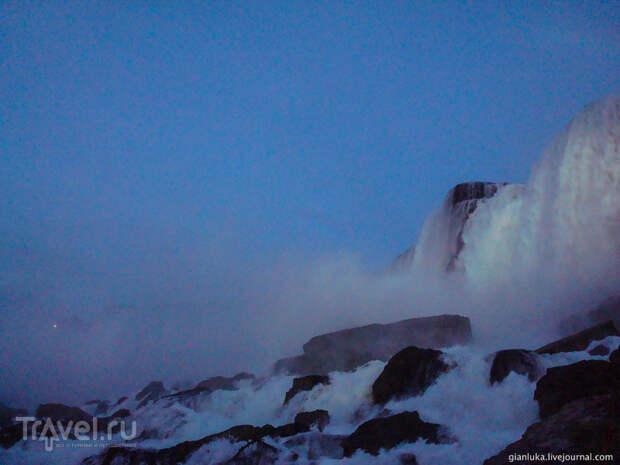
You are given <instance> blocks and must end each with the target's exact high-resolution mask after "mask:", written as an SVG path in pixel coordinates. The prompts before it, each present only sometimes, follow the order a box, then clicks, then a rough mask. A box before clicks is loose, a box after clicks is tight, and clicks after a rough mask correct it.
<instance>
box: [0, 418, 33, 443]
mask: <svg viewBox="0 0 620 465" xmlns="http://www.w3.org/2000/svg"><path fill="white" fill-rule="evenodd" d="M30 425H32V423H30ZM23 431H24V428H23V425H22V424H21V423H13V424H9V425H7V426H5V427H3V428H1V429H0V447H2V448H4V449H9V448H11V447H13V446H14V445H15V444H17V443H18V442H19V441H21V440H22V437H23Z"/></svg>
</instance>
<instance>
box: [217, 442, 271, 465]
mask: <svg viewBox="0 0 620 465" xmlns="http://www.w3.org/2000/svg"><path fill="white" fill-rule="evenodd" d="M279 455H280V450H279V449H277V448H276V447H274V446H272V445H270V444H267V443H266V442H263V441H261V440H260V439H259V440H257V441H253V442H250V443H248V444H246V445H245V446H243V447H242V448H241V449H239V451H238V452H237V453H236V454H235V455H234V456H233V457H232V458H231V459H229V460H227V461H226V462H224V464H226V465H273V464H275V463H276V462H277V461H278V457H279Z"/></svg>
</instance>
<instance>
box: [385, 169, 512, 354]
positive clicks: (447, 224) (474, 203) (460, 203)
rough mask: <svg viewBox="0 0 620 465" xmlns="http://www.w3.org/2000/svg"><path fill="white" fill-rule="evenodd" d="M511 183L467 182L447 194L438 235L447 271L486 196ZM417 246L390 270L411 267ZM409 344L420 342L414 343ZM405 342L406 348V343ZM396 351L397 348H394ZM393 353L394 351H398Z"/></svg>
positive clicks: (400, 258)
mask: <svg viewBox="0 0 620 465" xmlns="http://www.w3.org/2000/svg"><path fill="white" fill-rule="evenodd" d="M506 184H508V183H495V182H481V181H474V182H465V183H461V184H457V185H456V186H454V187H453V188H452V189H450V191H448V194H447V195H446V197H445V199H444V201H443V204H442V206H441V212H440V213H441V215H442V216H443V219H444V225H443V226H444V230H443V231H442V234H443V237H440V238H437V237H434V238H433V239H434V240H438V241H441V243H442V245H444V246H445V250H446V254H445V256H443V257H441V258H440V259H439V260H440V263H438V264H437V265H438V266H440V267H441V268H443V269H445V270H446V271H454V270H455V269H456V263H457V260H458V258H459V255H460V253H461V251H462V250H463V247H464V246H465V243H464V241H463V232H464V231H465V226H466V224H467V221H468V220H469V218H470V217H471V215H472V213H473V212H474V211H476V208H477V207H478V205H479V204H480V202H481V201H484V199H488V198H491V197H493V196H494V195H495V194H496V193H497V191H498V189H499V188H500V187H501V186H505V185H506ZM413 251H414V249H413V247H411V248H409V249H407V250H406V251H405V252H403V253H401V254H400V255H399V256H398V257H396V259H395V260H394V261H393V262H392V265H391V267H390V271H392V272H398V271H402V270H408V269H410V267H411V265H412V264H413V258H414V253H413ZM405 345H419V344H416V343H414V342H411V343H409V344H405ZM405 345H403V347H404V346H405ZM394 352H395V351H394ZM394 352H392V353H394Z"/></svg>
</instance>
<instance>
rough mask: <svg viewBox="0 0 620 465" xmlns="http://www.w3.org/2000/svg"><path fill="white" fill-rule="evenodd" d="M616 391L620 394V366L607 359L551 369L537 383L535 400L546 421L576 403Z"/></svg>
mask: <svg viewBox="0 0 620 465" xmlns="http://www.w3.org/2000/svg"><path fill="white" fill-rule="evenodd" d="M614 392H620V367H618V365H617V364H613V363H609V362H606V361H604V360H586V361H583V362H578V363H573V364H572V365H565V366H560V367H555V368H549V369H548V370H547V373H546V374H545V376H543V377H542V378H540V379H539V380H538V383H536V391H535V393H534V399H535V400H536V401H538V408H539V411H540V416H541V418H545V417H548V416H549V415H553V414H554V413H556V412H558V411H559V410H560V409H561V408H562V406H563V405H565V404H567V403H569V402H571V401H573V400H577V399H582V398H584V397H592V396H598V395H606V394H610V393H614Z"/></svg>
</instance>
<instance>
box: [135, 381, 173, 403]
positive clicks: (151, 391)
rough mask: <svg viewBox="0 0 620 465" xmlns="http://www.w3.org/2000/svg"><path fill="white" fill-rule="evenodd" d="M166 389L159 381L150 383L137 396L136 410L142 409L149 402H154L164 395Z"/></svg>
mask: <svg viewBox="0 0 620 465" xmlns="http://www.w3.org/2000/svg"><path fill="white" fill-rule="evenodd" d="M166 392H167V391H166V389H165V388H164V384H163V383H162V382H161V381H152V382H150V383H149V384H148V385H146V386H145V387H144V389H142V390H141V391H140V392H139V393H138V394H136V400H139V401H140V403H139V404H138V407H137V408H141V407H144V406H145V405H146V404H148V403H149V402H155V401H156V400H158V399H159V398H160V397H163V396H164V395H165V394H166Z"/></svg>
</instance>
